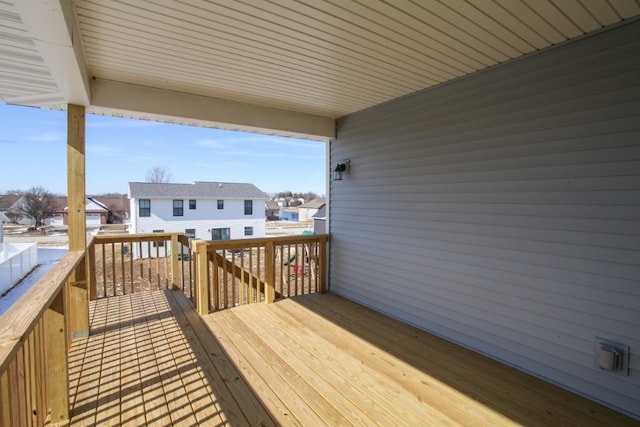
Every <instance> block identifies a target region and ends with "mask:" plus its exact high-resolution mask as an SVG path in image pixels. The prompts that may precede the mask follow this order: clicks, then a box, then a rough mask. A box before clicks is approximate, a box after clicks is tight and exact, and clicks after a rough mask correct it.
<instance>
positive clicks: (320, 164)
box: [0, 101, 328, 195]
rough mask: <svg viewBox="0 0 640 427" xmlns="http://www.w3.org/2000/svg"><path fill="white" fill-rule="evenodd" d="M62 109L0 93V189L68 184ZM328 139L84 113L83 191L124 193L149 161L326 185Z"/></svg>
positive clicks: (189, 178)
mask: <svg viewBox="0 0 640 427" xmlns="http://www.w3.org/2000/svg"><path fill="white" fill-rule="evenodd" d="M66 129H67V116H66V112H64V111H49V110H41V109H37V108H28V107H16V106H11V105H7V104H5V103H4V102H2V101H0V159H2V160H1V161H0V194H3V193H5V192H6V191H8V190H27V189H29V188H31V187H33V186H39V185H40V186H43V187H44V188H46V189H47V190H49V191H50V192H51V193H54V194H66V191H67V169H66V168H67V148H66V144H67V136H66V135H67V130H66ZM325 157H326V149H325V144H324V143H322V142H317V141H307V140H301V139H292V138H280V137H275V136H270V135H258V134H250V133H243V132H231V131H223V130H217V129H205V128H197V127H191V126H179V125H169V124H165V123H156V122H149V121H141V120H130V119H121V118H114V117H104V116H94V115H91V114H87V117H86V191H87V194H102V193H126V192H127V190H128V182H130V181H144V180H145V175H146V174H147V172H148V171H149V169H151V168H152V167H154V166H166V167H167V168H168V169H169V170H170V172H171V174H172V177H173V179H172V182H176V183H190V182H193V181H223V182H249V183H253V184H255V185H256V186H257V187H258V188H260V189H261V190H262V191H265V192H267V193H275V192H279V191H287V190H290V191H293V192H307V191H313V192H315V193H318V194H320V195H322V194H325V193H326V183H325V180H326V174H327V167H328V166H326V164H325Z"/></svg>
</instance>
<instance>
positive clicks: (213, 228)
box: [129, 182, 269, 240]
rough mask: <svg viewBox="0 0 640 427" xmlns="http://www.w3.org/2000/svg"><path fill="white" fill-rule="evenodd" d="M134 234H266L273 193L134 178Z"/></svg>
mask: <svg viewBox="0 0 640 427" xmlns="http://www.w3.org/2000/svg"><path fill="white" fill-rule="evenodd" d="M129 199H130V200H131V226H130V227H129V232H130V233H132V234H135V233H154V232H167V233H168V232H182V233H185V235H187V236H188V237H191V238H197V239H203V240H227V239H249V238H253V237H264V236H265V204H266V201H267V200H268V199H269V196H268V195H267V194H265V193H264V192H262V191H261V190H260V189H258V187H256V186H255V185H253V184H243V183H233V182H194V183H193V184H159V183H148V182H130V183H129Z"/></svg>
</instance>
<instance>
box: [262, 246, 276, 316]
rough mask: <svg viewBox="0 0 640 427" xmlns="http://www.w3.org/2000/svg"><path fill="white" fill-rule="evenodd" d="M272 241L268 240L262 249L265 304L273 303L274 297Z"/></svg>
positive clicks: (274, 265) (274, 275) (274, 267)
mask: <svg viewBox="0 0 640 427" xmlns="http://www.w3.org/2000/svg"><path fill="white" fill-rule="evenodd" d="M275 252H276V251H275V245H274V244H273V241H271V240H270V241H268V242H267V244H266V246H265V251H264V253H265V254H264V255H265V256H264V258H265V259H264V264H265V280H264V281H265V287H264V288H265V289H264V300H265V302H266V303H267V304H271V303H273V301H274V300H275V298H276V256H275Z"/></svg>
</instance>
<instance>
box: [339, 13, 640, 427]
mask: <svg viewBox="0 0 640 427" xmlns="http://www.w3.org/2000/svg"><path fill="white" fill-rule="evenodd" d="M337 130H338V132H337V139H336V140H335V141H334V142H332V144H331V159H332V161H331V164H332V166H335V163H336V162H337V161H340V160H342V159H350V160H351V173H350V174H349V175H347V176H346V177H345V178H344V179H343V180H342V181H332V182H331V192H330V196H331V204H330V216H329V218H330V232H331V234H332V243H331V262H330V286H331V290H332V291H333V292H336V293H338V294H341V295H343V296H346V297H348V298H351V299H354V300H356V301H359V302H361V303H364V304H365V305H368V306H371V307H373V308H375V309H377V310H380V311H382V312H384V313H387V314H389V315H391V316H394V317H397V318H399V319H402V320H404V321H406V322H409V323H411V324H414V325H417V326H419V327H421V328H423V329H426V330H429V331H431V332H434V333H436V334H438V335H441V336H443V337H445V338H448V339H450V340H452V341H455V342H458V343H461V344H463V345H465V346H467V347H470V348H472V349H475V350H477V351H479V352H481V353H484V354H487V355H489V356H491V357H493V358H496V359H498V360H501V361H503V362H505V363H508V364H510V365H513V366H516V367H518V368H519V369H522V370H525V371H527V372H530V373H532V374H534V375H536V376H539V377H541V378H544V379H547V380H549V381H551V382H554V383H556V384H559V385H561V386H563V387H565V388H568V389H570V390H573V391H576V392H578V393H580V394H583V395H585V396H588V397H590V398H592V399H594V400H596V401H600V402H602V403H604V404H606V405H608V406H611V407H614V408H617V409H618V410H620V411H622V412H626V413H628V414H631V415H632V416H634V417H637V418H640V23H639V22H637V21H636V22H634V23H631V24H628V25H625V26H621V27H619V28H616V29H613V30H611V31H608V32H603V33H600V34H597V35H595V36H592V37H589V38H586V39H583V40H580V41H577V42H574V43H570V44H566V45H564V46H559V47H556V48H554V49H550V50H548V51H546V52H541V53H539V54H536V55H534V56H532V57H530V58H525V59H522V60H518V61H514V62H511V63H508V64H504V65H501V66H497V67H495V68H493V69H490V70H486V71H483V72H480V73H476V74H474V75H472V76H469V77H467V78H463V79H459V80H457V81H454V82H452V83H449V84H446V85H442V86H439V87H436V88H433V89H430V90H427V91H423V92H420V93H416V94H414V95H412V96H408V97H405V98H401V99H398V100H395V101H392V102H390V103H387V104H384V105H381V106H378V107H376V108H372V109H369V110H365V111H362V112H359V113H356V114H353V115H350V116H347V117H344V118H342V119H340V120H339V121H338V128H337ZM596 337H603V338H607V339H610V340H613V341H618V342H620V343H624V344H627V345H629V346H630V347H631V359H630V375H629V376H622V375H616V374H611V373H606V372H603V371H600V370H599V369H598V368H597V367H596V366H595V363H594V340H595V338H596Z"/></svg>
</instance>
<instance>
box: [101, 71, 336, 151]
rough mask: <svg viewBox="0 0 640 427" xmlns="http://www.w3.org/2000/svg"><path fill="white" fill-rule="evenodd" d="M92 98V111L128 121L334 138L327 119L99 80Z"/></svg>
mask: <svg viewBox="0 0 640 427" xmlns="http://www.w3.org/2000/svg"><path fill="white" fill-rule="evenodd" d="M91 94H92V98H91V104H92V107H91V112H93V113H98V114H99V113H103V114H113V113H114V110H118V111H119V112H120V115H123V116H126V117H131V118H138V119H149V120H158V121H166V122H170V123H180V124H186V125H195V126H207V127H215V128H221V129H233V130H240V131H246V132H257V133H267V134H274V135H281V136H289V137H296V138H307V139H315V140H323V141H328V140H330V139H332V138H334V137H335V120H334V119H333V118H330V117H322V116H315V115H312V114H306V113H300V112H295V111H287V110H281V109H277V108H269V107H263V106H259V105H253V104H246V103H242V102H236V101H229V100H224V99H218V98H210V97H205V96H199V95H192V94H187V93H182V92H173V91H169V90H163V89H156V88H151V87H147V86H140V85H134V84H128V83H121V82H114V81H110V80H102V79H93V80H92V81H91ZM126 112H128V115H127V113H126ZM116 115H117V114H116Z"/></svg>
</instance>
